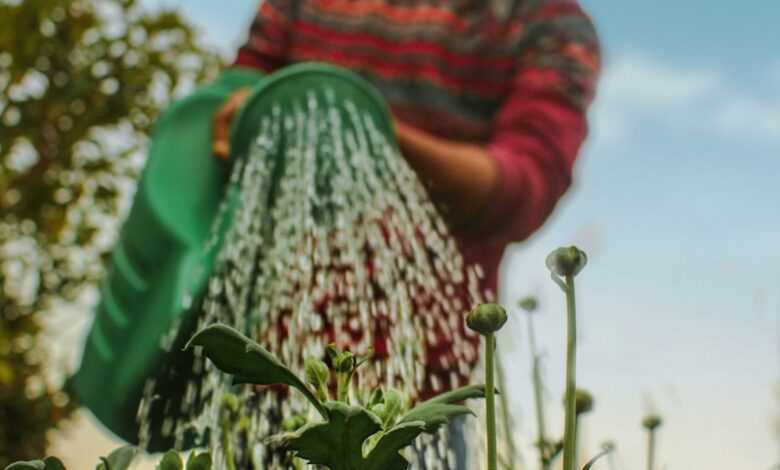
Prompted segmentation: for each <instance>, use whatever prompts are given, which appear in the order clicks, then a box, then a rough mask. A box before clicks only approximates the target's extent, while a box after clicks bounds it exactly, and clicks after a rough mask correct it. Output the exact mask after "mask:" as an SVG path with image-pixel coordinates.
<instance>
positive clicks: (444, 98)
mask: <svg viewBox="0 0 780 470" xmlns="http://www.w3.org/2000/svg"><path fill="white" fill-rule="evenodd" d="M304 61H321V62H329V63H332V64H336V65H340V66H343V67H346V68H349V69H351V70H353V71H355V72H357V73H359V74H360V75H362V76H363V77H364V78H365V79H367V80H368V81H369V82H371V83H373V84H374V85H375V86H376V87H377V88H378V89H379V91H380V92H381V93H382V94H383V95H384V97H385V98H386V99H387V102H388V104H389V106H390V108H391V110H392V111H393V113H394V114H395V115H396V117H398V118H399V119H401V120H403V121H405V122H406V123H408V124H411V125H413V126H415V127H418V128H420V129H422V130H425V131H427V132H429V133H431V134H434V135H436V136H440V137H444V138H448V139H453V140H460V141H466V142H471V143H479V144H484V145H485V146H487V148H488V150H489V153H490V155H491V156H493V158H495V159H496V162H497V164H498V168H499V175H500V182H499V188H498V190H497V191H496V194H495V197H494V198H493V199H492V202H491V204H490V207H488V208H487V211H486V214H485V217H484V219H483V221H482V223H481V225H482V227H481V229H480V230H477V231H476V232H470V234H468V235H467V234H456V235H457V238H458V241H459V244H460V247H461V249H462V251H463V254H464V256H465V258H466V260H467V261H469V262H473V263H479V264H481V265H482V267H483V269H484V271H485V273H486V279H485V288H486V289H493V290H494V289H495V287H496V283H497V271H498V265H499V262H500V259H501V257H502V254H503V251H504V249H505V247H506V246H507V244H509V243H511V242H513V241H520V240H523V239H525V238H527V237H528V236H529V235H530V234H531V233H533V232H534V231H535V230H536V229H537V228H539V227H540V226H541V225H542V223H543V222H544V221H545V219H546V218H547V217H548V216H549V214H550V213H551V212H552V210H553V208H554V206H555V204H556V202H557V201H558V199H559V198H560V197H561V196H562V195H563V194H564V192H565V191H566V189H567V188H568V187H569V185H570V182H571V178H572V168H573V165H574V161H575V159H576V157H577V153H578V151H579V148H580V146H581V144H582V142H583V140H584V139H585V136H586V132H587V125H586V114H585V112H586V108H587V106H588V105H589V104H590V102H591V100H592V97H593V94H594V89H595V83H596V79H597V76H598V72H599V67H600V58H599V44H598V40H597V37H596V33H595V30H594V28H593V25H592V23H591V21H590V19H589V18H588V16H587V15H586V14H585V13H584V12H583V11H582V9H581V8H580V6H579V5H578V4H577V3H576V1H575V0H298V1H295V0H264V1H263V2H262V3H261V4H260V6H259V9H258V13H257V16H256V18H255V20H254V22H253V24H252V28H251V31H250V34H249V38H248V40H247V42H246V43H245V45H244V46H243V47H241V49H240V50H239V52H238V57H237V59H236V62H235V64H236V65H237V66H243V67H251V68H256V69H261V70H263V71H266V72H272V71H274V70H277V69H279V68H282V67H284V66H285V65H288V64H291V63H296V62H304Z"/></svg>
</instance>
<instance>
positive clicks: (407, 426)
mask: <svg viewBox="0 0 780 470" xmlns="http://www.w3.org/2000/svg"><path fill="white" fill-rule="evenodd" d="M423 432H425V423H424V422H422V421H413V422H410V423H403V424H399V425H398V426H395V427H394V428H393V429H391V430H389V431H387V432H385V433H383V434H382V436H381V437H380V438H379V440H378V441H377V442H376V444H375V445H374V446H373V448H372V449H371V450H370V451H369V453H368V455H367V456H366V463H365V466H363V467H362V468H361V470H406V469H408V468H409V461H408V460H406V458H404V456H403V455H401V453H400V452H401V450H402V449H404V448H405V447H408V446H410V445H412V444H413V443H414V440H415V439H417V436H419V435H420V434H422V433H423Z"/></svg>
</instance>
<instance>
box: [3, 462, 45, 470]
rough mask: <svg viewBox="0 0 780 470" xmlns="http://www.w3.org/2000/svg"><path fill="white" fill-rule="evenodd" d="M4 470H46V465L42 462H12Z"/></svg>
mask: <svg viewBox="0 0 780 470" xmlns="http://www.w3.org/2000/svg"><path fill="white" fill-rule="evenodd" d="M5 470H46V463H45V462H44V461H43V460H30V461H27V462H14V463H12V464H11V465H9V466H7V467H5Z"/></svg>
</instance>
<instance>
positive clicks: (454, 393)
mask: <svg viewBox="0 0 780 470" xmlns="http://www.w3.org/2000/svg"><path fill="white" fill-rule="evenodd" d="M470 398H485V385H484V384H479V385H468V386H466V387H461V388H457V389H455V390H450V391H449V392H446V393H442V394H441V395H437V396H435V397H433V398H431V399H430V400H427V401H424V402H423V403H422V404H421V405H425V404H430V403H447V404H454V403H460V402H462V401H464V400H468V399H470Z"/></svg>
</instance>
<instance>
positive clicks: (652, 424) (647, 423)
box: [642, 415, 663, 431]
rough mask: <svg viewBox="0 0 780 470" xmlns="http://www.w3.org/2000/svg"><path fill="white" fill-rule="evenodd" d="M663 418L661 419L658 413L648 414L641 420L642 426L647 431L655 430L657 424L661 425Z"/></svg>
mask: <svg viewBox="0 0 780 470" xmlns="http://www.w3.org/2000/svg"><path fill="white" fill-rule="evenodd" d="M662 422H663V420H661V417H660V416H658V415H648V416H647V417H645V419H643V420H642V427H644V428H645V429H647V430H648V431H655V430H656V429H657V428H658V427H659V426H661V423H662Z"/></svg>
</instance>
